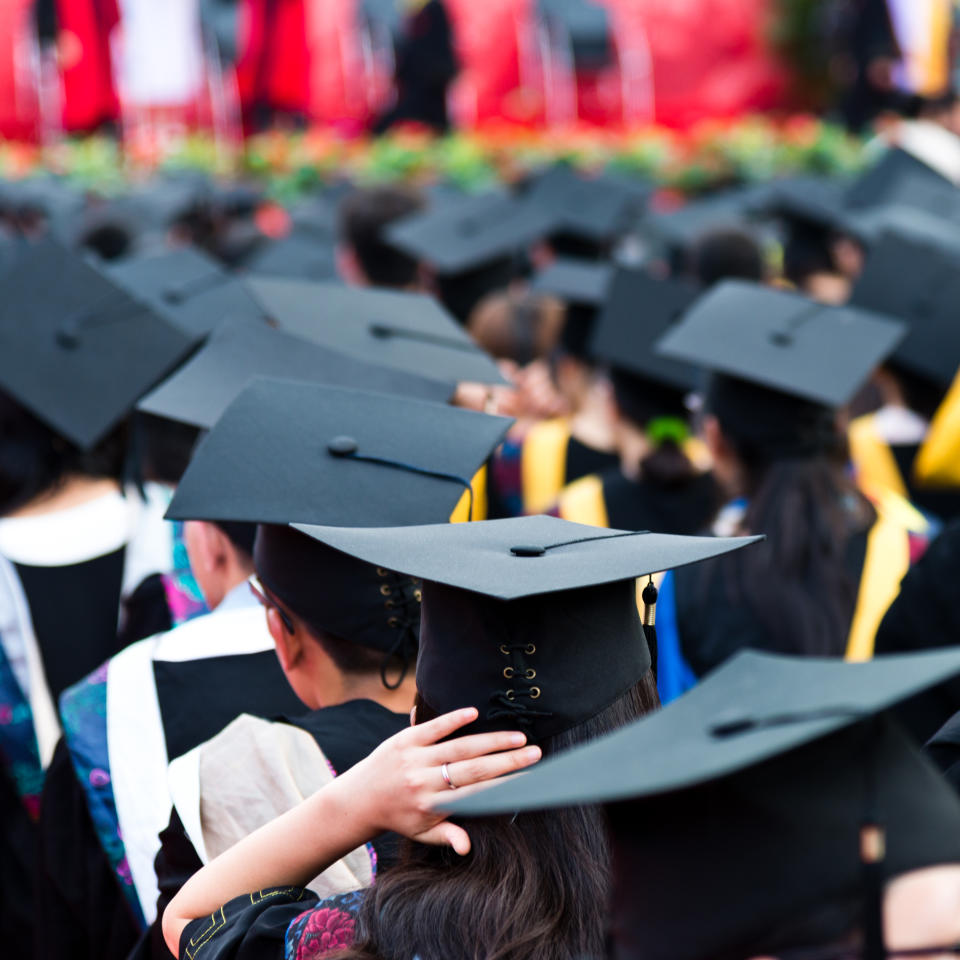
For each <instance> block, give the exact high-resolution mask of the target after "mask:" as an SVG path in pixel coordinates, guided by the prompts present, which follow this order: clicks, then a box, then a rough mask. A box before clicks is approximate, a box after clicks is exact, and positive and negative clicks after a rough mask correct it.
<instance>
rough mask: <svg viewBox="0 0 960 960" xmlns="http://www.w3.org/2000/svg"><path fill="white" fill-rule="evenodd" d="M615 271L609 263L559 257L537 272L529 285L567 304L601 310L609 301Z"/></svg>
mask: <svg viewBox="0 0 960 960" xmlns="http://www.w3.org/2000/svg"><path fill="white" fill-rule="evenodd" d="M614 270H615V268H614V267H613V265H612V264H609V263H594V262H592V261H590V260H575V259H572V258H558V259H556V260H554V261H553V263H551V264H550V266H548V267H545V268H544V269H543V270H541V271H540V272H539V273H537V274H536V275H535V276H534V278H533V280H532V282H531V284H530V286H531V288H532V289H533V290H535V291H537V292H538V293H549V294H551V295H552V296H555V297H557V298H558V299H560V300H564V301H566V302H567V303H575V304H583V305H585V306H591V307H599V306H601V305H602V304H603V303H604V302H605V301H606V299H607V295H608V292H609V289H610V282H611V280H612V279H613V275H614Z"/></svg>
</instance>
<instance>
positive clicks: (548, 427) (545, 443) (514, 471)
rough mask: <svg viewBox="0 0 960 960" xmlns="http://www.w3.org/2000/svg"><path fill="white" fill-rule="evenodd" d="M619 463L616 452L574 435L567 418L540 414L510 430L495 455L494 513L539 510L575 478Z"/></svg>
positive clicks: (519, 513) (518, 513)
mask: <svg viewBox="0 0 960 960" xmlns="http://www.w3.org/2000/svg"><path fill="white" fill-rule="evenodd" d="M619 464H620V457H619V455H618V454H617V453H615V452H613V451H604V450H595V449H594V448H593V447H588V446H587V445H586V444H584V443H581V442H580V441H579V440H578V439H577V438H576V437H574V436H573V435H572V434H571V432H570V424H569V421H567V420H565V419H563V418H558V419H555V420H542V421H540V422H539V423H536V424H534V425H533V426H532V427H531V428H530V429H529V430H527V431H526V432H525V433H523V434H512V435H511V436H508V437H507V439H506V440H505V441H504V442H503V444H502V445H501V447H500V449H499V450H498V451H497V453H496V454H495V455H494V458H493V460H492V461H491V470H490V487H491V490H490V516H491V517H519V516H522V515H524V514H533V513H541V512H543V511H544V510H547V509H549V508H550V507H551V506H552V505H553V504H554V503H556V500H557V497H559V495H560V491H561V490H563V488H564V487H565V486H567V485H568V484H570V483H572V482H573V481H574V480H579V479H580V478H581V477H585V476H587V475H588V474H593V473H601V472H604V471H606V470H607V469H609V468H613V467H618V466H619Z"/></svg>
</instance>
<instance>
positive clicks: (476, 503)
mask: <svg viewBox="0 0 960 960" xmlns="http://www.w3.org/2000/svg"><path fill="white" fill-rule="evenodd" d="M471 485H472V486H473V519H474V520H486V519H487V466H486V464H484V465H483V466H482V467H481V468H480V469H479V470H478V471H477V472H476V473H475V474H474V475H473V482H472V484H471ZM469 519H470V494H468V493H467V491H466V490H464V491H463V496H462V497H461V498H460V500H459V502H458V503H457V505H456V506H455V507H454V508H453V513H451V514H450V522H451V523H466V521H467V520H469Z"/></svg>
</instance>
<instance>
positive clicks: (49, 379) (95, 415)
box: [0, 241, 196, 449]
mask: <svg viewBox="0 0 960 960" xmlns="http://www.w3.org/2000/svg"><path fill="white" fill-rule="evenodd" d="M195 342H196V341H195V340H194V339H193V338H190V337H188V336H187V335H186V334H185V333H183V332H181V331H180V330H178V329H177V328H176V327H174V326H173V325H172V324H170V323H169V322H168V321H167V320H166V319H165V318H163V317H161V316H160V315H159V314H158V313H157V312H156V311H154V310H152V309H150V307H148V306H147V305H146V304H144V303H142V302H140V301H138V300H135V299H133V298H132V297H131V296H130V295H129V294H127V293H126V292H125V291H124V290H122V289H121V288H120V287H119V286H116V285H115V284H114V283H112V282H111V281H110V280H108V279H107V278H106V277H105V276H104V275H103V274H102V273H101V272H100V271H98V270H96V269H95V268H94V267H92V266H90V265H89V264H87V263H86V262H84V260H83V259H82V258H80V257H79V256H77V255H75V254H72V253H71V252H69V251H68V250H66V249H65V248H63V247H62V246H60V245H59V244H56V243H54V242H53V241H45V242H43V243H41V244H38V245H37V246H35V247H32V248H29V249H28V252H26V253H25V254H24V255H23V256H22V257H21V258H20V259H19V260H18V262H17V267H16V269H15V270H12V271H10V272H9V274H8V275H7V276H6V277H5V278H4V297H3V302H2V304H0V386H2V388H3V389H4V390H6V391H7V392H8V393H9V394H11V395H12V396H13V397H14V398H15V399H17V400H18V401H19V402H20V403H22V404H23V405H24V406H25V407H26V408H28V409H29V410H30V411H31V412H32V413H34V414H35V415H36V416H37V417H39V418H40V419H41V420H43V421H44V422H45V423H46V424H47V425H48V426H50V427H51V428H52V429H54V430H56V431H57V432H58V433H60V434H62V435H63V436H64V437H66V438H67V439H68V440H70V441H71V442H72V443H74V444H76V445H77V446H78V447H81V448H84V449H86V448H89V447H92V446H94V445H95V444H96V443H97V442H98V441H99V440H100V439H101V438H102V437H103V436H104V435H106V434H107V433H108V432H109V431H110V430H111V429H112V428H113V427H114V426H116V424H117V423H118V422H119V421H120V420H122V419H123V417H124V416H125V415H126V414H127V413H128V412H129V411H130V410H131V409H132V408H133V406H134V405H135V404H136V402H137V400H138V399H139V398H140V397H141V396H142V395H143V394H144V393H146V392H147V390H149V389H150V388H151V387H152V386H153V385H154V384H155V383H156V382H157V381H158V380H160V379H161V378H162V377H163V376H164V375H165V374H167V373H168V372H169V371H170V370H171V369H172V368H173V367H174V366H175V365H176V364H177V363H178V362H179V361H181V360H183V359H184V357H185V356H186V355H187V354H188V353H189V351H190V350H191V349H192V347H193V346H194V345H195Z"/></svg>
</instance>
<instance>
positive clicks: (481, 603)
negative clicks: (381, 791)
mask: <svg viewBox="0 0 960 960" xmlns="http://www.w3.org/2000/svg"><path fill="white" fill-rule="evenodd" d="M421 643H422V654H421V656H420V658H419V661H418V666H417V687H418V691H419V692H418V698H417V714H416V719H417V722H418V723H422V722H426V721H428V720H430V719H432V718H433V717H434V716H437V715H439V714H440V713H443V712H445V711H446V710H448V709H450V708H451V705H452V704H453V703H458V704H461V705H463V704H464V703H466V702H470V703H474V704H476V706H477V707H478V709H479V710H480V716H479V718H478V720H477V721H475V722H474V723H473V724H471V726H470V727H469V728H468V731H467V732H471V731H475V730H476V731H483V730H511V729H521V730H524V731H525V732H526V733H527V735H528V739H529V741H530V742H534V743H537V744H539V745H540V746H541V748H542V750H543V753H544V755H545V756H550V755H551V754H554V753H559V752H561V751H564V750H567V749H569V748H570V747H572V746H574V745H576V744H578V743H583V742H585V741H587V740H592V739H595V738H597V737H599V736H602V735H603V734H605V733H608V732H610V731H612V730H616V729H619V728H620V727H622V726H625V725H626V724H628V723H631V722H632V721H633V720H635V719H637V718H638V717H640V716H642V715H644V714H646V713H649V712H651V711H652V710H655V709H656V708H657V707H658V706H659V699H658V696H657V690H656V681H655V679H654V677H653V673H652V671H651V670H650V656H649V651H648V650H647V647H646V642H645V640H644V638H643V633H642V628H641V627H640V622H639V617H638V614H637V607H636V588H635V584H634V581H632V580H630V581H619V582H615V583H610V584H605V585H602V586H593V587H584V588H580V589H576V590H566V591H560V592H557V593H551V594H547V595H534V596H529V597H524V598H519V599H514V600H509V601H504V600H498V599H494V598H489V597H485V596H483V595H481V594H478V593H474V592H471V591H464V590H460V589H456V588H451V587H447V586H443V585H440V584H437V583H435V582H432V581H426V582H425V583H424V625H423V632H422V638H421ZM594 664H596V665H597V666H596V669H594ZM468 828H469V831H470V837H471V845H472V849H471V852H470V854H469V855H468V856H466V857H459V856H457V855H456V854H454V853H452V852H451V851H449V850H447V849H445V848H438V847H428V846H423V845H419V844H408V845H407V847H406V849H405V851H404V857H403V859H402V860H401V863H400V864H399V865H398V866H397V867H395V868H394V869H393V870H392V871H391V872H390V873H389V874H387V875H386V876H384V877H382V878H380V879H379V880H378V882H377V885H376V887H375V888H373V890H372V891H371V893H370V894H369V895H368V897H367V898H366V901H365V903H364V907H363V910H362V912H361V915H360V917H359V925H358V937H357V945H356V946H355V947H354V949H353V950H352V951H351V952H350V953H348V954H347V956H348V957H353V958H361V957H362V958H374V957H375V958H378V960H388V958H389V960H393V958H396V960H400V958H405V960H409V958H410V957H412V956H418V957H420V958H421V960H472V958H475V957H480V956H482V957H501V958H507V957H510V958H512V960H548V958H549V960H580V958H584V957H598V956H601V955H602V953H603V943H604V931H605V917H606V901H607V894H608V887H609V882H608V875H609V874H608V859H609V858H608V850H607V844H606V838H605V830H604V825H603V820H602V816H601V814H600V811H599V809H598V808H596V807H572V808H567V809H563V810H556V811H550V812H548V813H522V814H519V815H517V816H516V817H513V818H510V817H489V818H485V819H480V820H472V821H470V822H469V824H468Z"/></svg>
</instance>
